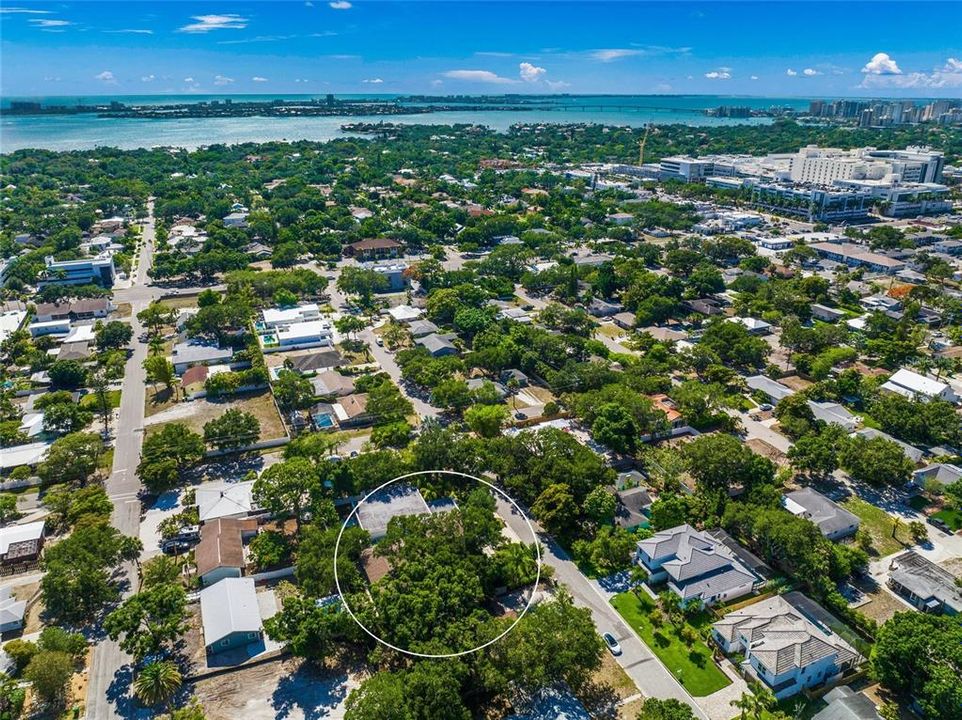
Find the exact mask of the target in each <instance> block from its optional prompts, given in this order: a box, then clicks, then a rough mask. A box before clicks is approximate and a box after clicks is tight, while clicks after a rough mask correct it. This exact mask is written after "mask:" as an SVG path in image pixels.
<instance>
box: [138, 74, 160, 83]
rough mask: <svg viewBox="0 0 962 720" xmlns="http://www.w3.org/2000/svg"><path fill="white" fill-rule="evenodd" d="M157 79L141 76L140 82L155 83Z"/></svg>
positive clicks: (151, 76) (152, 76)
mask: <svg viewBox="0 0 962 720" xmlns="http://www.w3.org/2000/svg"><path fill="white" fill-rule="evenodd" d="M155 79H156V77H155V76H154V75H141V77H140V82H153V81H154V80H155Z"/></svg>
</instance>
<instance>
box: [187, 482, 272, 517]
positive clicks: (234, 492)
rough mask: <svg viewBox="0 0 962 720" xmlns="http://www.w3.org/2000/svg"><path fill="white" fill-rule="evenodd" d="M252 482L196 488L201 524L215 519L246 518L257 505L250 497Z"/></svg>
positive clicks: (252, 487)
mask: <svg viewBox="0 0 962 720" xmlns="http://www.w3.org/2000/svg"><path fill="white" fill-rule="evenodd" d="M253 489H254V481H253V480H249V481H247V482H237V483H216V484H215V483H211V484H210V485H209V486H201V487H199V488H197V493H196V498H197V509H198V514H199V515H200V521H201V522H202V523H204V522H209V521H210V520H216V519H217V518H231V517H234V518H242V517H247V516H248V515H249V514H250V513H251V511H252V510H257V509H258V508H257V505H256V504H255V503H254V500H253V498H252V497H251V495H252V492H253Z"/></svg>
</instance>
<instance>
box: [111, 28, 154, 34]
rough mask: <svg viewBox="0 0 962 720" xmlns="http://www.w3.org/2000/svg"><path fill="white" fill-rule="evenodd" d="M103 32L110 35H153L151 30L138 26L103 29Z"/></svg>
mask: <svg viewBox="0 0 962 720" xmlns="http://www.w3.org/2000/svg"><path fill="white" fill-rule="evenodd" d="M104 32H105V33H110V34H112V35H153V34H154V31H153V30H146V29H144V30H141V29H140V28H123V29H122V30H104Z"/></svg>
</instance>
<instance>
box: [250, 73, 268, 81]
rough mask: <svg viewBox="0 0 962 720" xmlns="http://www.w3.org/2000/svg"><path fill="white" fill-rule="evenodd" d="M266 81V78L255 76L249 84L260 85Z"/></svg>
mask: <svg viewBox="0 0 962 720" xmlns="http://www.w3.org/2000/svg"><path fill="white" fill-rule="evenodd" d="M267 81H268V80H267V78H266V77H261V76H260V75H255V76H254V77H252V78H251V82H257V83H261V82H267Z"/></svg>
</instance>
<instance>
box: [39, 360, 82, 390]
mask: <svg viewBox="0 0 962 720" xmlns="http://www.w3.org/2000/svg"><path fill="white" fill-rule="evenodd" d="M47 375H49V376H50V382H51V383H53V386H54V388H57V389H64V390H76V389H77V388H79V387H82V386H83V384H84V383H85V382H87V369H86V368H85V367H84V366H83V365H81V364H80V363H79V362H77V361H76V360H57V361H56V362H54V363H53V365H51V366H50V368H49V369H48V370H47Z"/></svg>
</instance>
